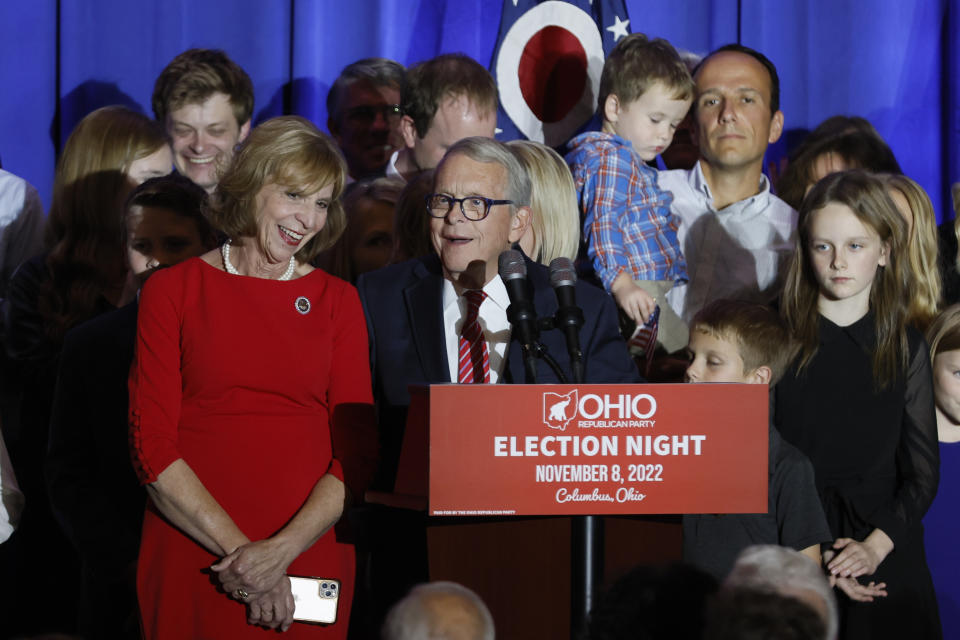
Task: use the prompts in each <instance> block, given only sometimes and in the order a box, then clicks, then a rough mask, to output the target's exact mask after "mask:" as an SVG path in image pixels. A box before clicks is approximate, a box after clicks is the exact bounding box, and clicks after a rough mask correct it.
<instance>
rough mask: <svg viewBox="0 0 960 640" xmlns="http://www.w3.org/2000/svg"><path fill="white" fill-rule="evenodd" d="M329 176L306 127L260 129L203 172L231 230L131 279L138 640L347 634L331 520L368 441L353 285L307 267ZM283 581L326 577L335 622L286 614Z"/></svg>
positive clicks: (326, 207) (328, 227) (330, 233)
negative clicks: (139, 504) (145, 498)
mask: <svg viewBox="0 0 960 640" xmlns="http://www.w3.org/2000/svg"><path fill="white" fill-rule="evenodd" d="M344 179H345V170H344V164H343V160H342V159H341V157H340V154H339V151H338V150H337V148H336V146H335V145H334V144H333V142H332V141H331V140H330V139H329V138H327V137H326V136H325V135H323V134H321V133H320V132H319V131H317V129H316V128H315V127H314V126H313V125H312V124H310V123H309V122H307V121H306V120H304V119H302V118H297V117H292V116H291V117H282V118H275V119H272V120H269V121H267V122H265V123H263V124H261V125H260V126H259V127H257V128H256V129H255V130H254V131H253V132H252V133H251V134H250V136H249V138H248V139H247V141H246V143H245V144H244V146H243V147H242V148H241V149H240V151H239V152H238V153H237V154H236V156H235V158H234V161H233V165H232V166H231V167H229V168H228V169H227V171H226V173H225V174H224V175H223V177H222V178H221V180H220V182H219V186H218V192H217V197H216V199H215V205H214V206H213V211H212V215H213V218H214V219H213V222H214V223H215V224H216V225H217V226H218V227H219V228H221V229H222V230H223V231H224V232H226V233H227V235H228V236H229V237H230V238H231V239H230V240H228V241H227V242H226V243H225V244H224V245H223V246H222V247H221V248H219V249H217V250H214V251H211V252H209V253H207V254H204V255H203V256H201V257H200V258H195V259H192V260H188V261H186V262H184V263H181V264H179V265H177V266H175V267H171V268H169V269H165V270H162V271H160V272H158V273H157V274H155V275H154V276H153V277H152V278H150V280H149V281H148V282H147V283H146V285H145V286H144V288H143V291H142V295H141V301H140V315H139V319H138V332H137V333H138V335H137V347H136V356H135V359H134V364H133V367H132V369H131V373H130V422H131V446H132V451H133V459H134V464H135V466H136V468H137V471H138V473H139V475H140V478H141V481H142V482H144V483H145V484H146V485H147V490H148V493H149V495H150V498H151V500H150V501H149V503H148V507H147V511H146V514H145V517H144V525H143V540H142V543H141V550H140V559H139V564H138V570H137V591H138V598H139V601H140V609H141V614H142V617H143V625H144V633H145V637H146V638H148V639H151V638H161V639H167V638H241V637H248V636H252V637H259V636H261V635H263V634H264V633H266V632H267V631H266V629H277V628H279V629H282V630H287V629H290V633H293V634H294V635H295V636H296V637H299V636H300V635H303V636H305V637H330V638H345V637H346V629H347V621H348V620H349V618H350V598H351V595H352V591H353V578H354V575H353V574H354V556H353V548H352V546H350V545H348V544H344V543H342V542H340V541H338V539H337V536H336V534H335V532H334V529H333V525H334V524H335V523H336V522H337V520H338V519H339V518H340V516H341V514H342V513H343V508H344V502H345V500H346V497H347V490H346V488H345V485H344V482H343V478H344V468H346V470H347V472H348V475H351V473H350V472H351V471H352V470H354V469H362V468H364V463H365V462H366V458H364V456H362V455H361V454H360V453H359V452H362V451H364V450H365V449H364V448H363V447H359V448H358V446H357V443H363V442H368V441H370V440H369V439H368V438H367V434H368V433H369V432H367V431H364V430H365V429H368V428H369V429H372V424H373V422H372V398H371V389H370V372H369V367H368V354H367V348H368V347H367V334H366V324H365V322H364V318H363V312H362V310H361V307H360V302H359V299H358V297H357V294H356V291H355V290H354V289H353V287H352V286H350V285H348V284H347V283H345V282H343V281H341V280H338V279H336V278H333V277H331V276H329V275H327V274H326V273H324V272H323V271H320V270H314V269H313V268H312V267H311V266H310V265H309V261H310V260H311V259H312V258H313V257H314V256H315V255H316V254H317V253H318V252H319V251H321V250H323V249H324V248H327V247H329V246H330V245H332V244H333V242H334V241H335V240H336V238H337V236H339V234H340V233H341V232H342V230H343V227H344V224H345V222H344V215H343V211H342V209H341V208H340V205H339V203H338V201H337V198H338V196H339V195H340V192H341V191H342V189H343V184H344ZM344 434H348V435H347V437H346V438H344V437H343V436H344ZM341 443H344V446H338V445H340V444H341ZM347 445H349V446H347ZM347 448H349V449H351V450H352V451H353V452H354V453H353V454H351V455H350V456H349V459H342V460H338V459H337V457H336V456H335V453H336V452H339V451H341V450H344V449H347ZM358 458H361V459H360V460H358ZM341 463H342V464H341ZM351 477H352V475H351ZM290 575H298V576H310V577H319V578H324V579H336V580H340V581H341V583H342V585H341V596H340V604H339V609H338V612H337V622H336V623H335V624H333V625H330V626H327V627H317V626H314V625H308V624H300V623H297V624H293V609H294V601H293V596H292V595H291V590H290V581H289V579H287V576H290Z"/></svg>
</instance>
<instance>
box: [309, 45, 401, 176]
mask: <svg viewBox="0 0 960 640" xmlns="http://www.w3.org/2000/svg"><path fill="white" fill-rule="evenodd" d="M404 72H405V71H404V68H403V65H401V64H400V63H399V62H394V61H393V60H388V59H386V58H364V59H363V60H358V61H356V62H353V63H351V64H349V65H347V66H346V67H344V68H343V71H341V72H340V75H339V76H337V79H336V80H335V81H334V83H333V85H332V86H331V87H330V91H329V92H328V93H327V114H328V115H327V129H328V130H329V131H330V135H332V136H333V139H334V140H336V141H337V144H338V145H340V149H341V150H342V151H343V155H344V158H345V159H346V161H347V169H348V170H349V173H350V175H351V176H352V177H354V178H356V179H358V180H359V179H361V178H365V177H368V176H375V175H378V174H382V173H383V169H384V167H385V166H386V164H387V162H388V161H389V160H390V154H391V153H392V152H393V150H394V149H399V148H400V147H401V146H402V145H403V139H402V137H401V136H400V116H401V114H402V112H401V110H400V87H401V85H402V84H403V75H404Z"/></svg>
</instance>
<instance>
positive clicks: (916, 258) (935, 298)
mask: <svg viewBox="0 0 960 640" xmlns="http://www.w3.org/2000/svg"><path fill="white" fill-rule="evenodd" d="M880 178H881V179H882V180H883V182H884V184H886V186H887V190H888V191H889V192H890V197H891V198H892V199H893V202H894V204H896V205H897V209H898V210H899V211H900V214H901V215H902V216H903V218H904V220H906V221H907V234H908V235H907V244H906V248H907V264H908V265H909V267H910V273H911V274H912V276H913V282H912V283H911V292H910V306H909V308H908V309H907V322H908V323H910V324H912V325H914V326H915V327H917V328H918V329H920V330H921V331H923V330H925V329H926V328H927V327H928V326H929V325H930V323H931V322H933V319H934V318H936V317H937V312H938V311H939V310H940V301H941V297H940V293H941V286H940V272H939V270H938V269H937V214H936V213H935V212H934V210H933V204H932V203H931V202H930V198H929V196H927V192H926V191H924V190H923V187H921V186H920V185H919V184H917V183H916V182H914V181H913V180H911V179H910V178H908V177H907V176H905V175H900V174H881V175H880Z"/></svg>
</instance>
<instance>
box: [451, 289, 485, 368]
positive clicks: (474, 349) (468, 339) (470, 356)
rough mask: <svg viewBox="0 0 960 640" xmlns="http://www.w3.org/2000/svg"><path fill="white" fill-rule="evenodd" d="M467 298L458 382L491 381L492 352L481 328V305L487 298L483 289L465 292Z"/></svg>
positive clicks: (461, 332) (461, 336)
mask: <svg viewBox="0 0 960 640" xmlns="http://www.w3.org/2000/svg"><path fill="white" fill-rule="evenodd" d="M463 295H464V297H465V298H466V299H467V319H466V320H464V322H463V328H462V329H461V331H460V361H459V374H458V379H457V382H459V383H460V384H471V383H477V384H479V383H484V382H490V353H489V351H487V341H486V340H484V338H483V329H481V328H480V305H481V304H483V301H484V300H486V298H487V294H485V293H484V292H483V291H477V290H471V291H467V292H466V293H464V294H463Z"/></svg>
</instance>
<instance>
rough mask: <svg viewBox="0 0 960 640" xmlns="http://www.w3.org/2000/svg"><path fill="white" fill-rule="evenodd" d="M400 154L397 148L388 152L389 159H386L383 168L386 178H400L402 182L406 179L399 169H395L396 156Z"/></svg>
mask: <svg viewBox="0 0 960 640" xmlns="http://www.w3.org/2000/svg"><path fill="white" fill-rule="evenodd" d="M399 155H400V150H399V149H397V150H396V151H394V152H393V153H391V154H390V160H388V161H387V168H386V169H385V172H384V175H386V176H387V177H388V178H400V179H401V180H403V181H404V182H406V181H407V179H406V178H404V177H403V174H401V173H400V172H399V171H397V157H398V156H399Z"/></svg>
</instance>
